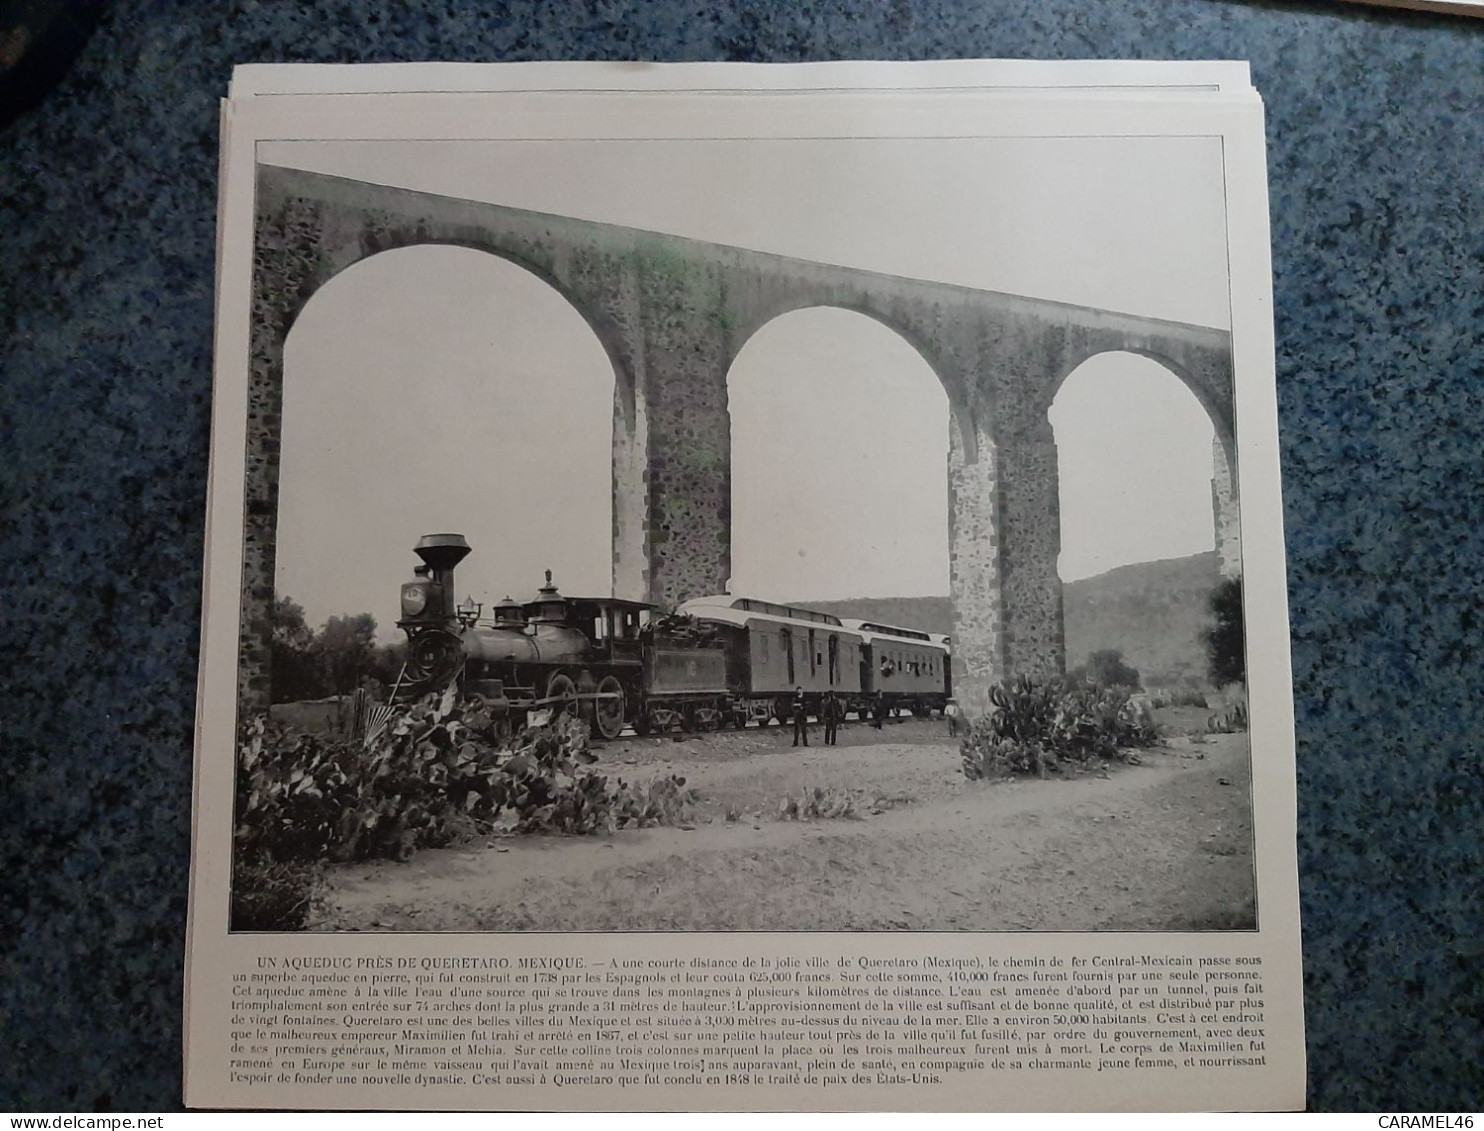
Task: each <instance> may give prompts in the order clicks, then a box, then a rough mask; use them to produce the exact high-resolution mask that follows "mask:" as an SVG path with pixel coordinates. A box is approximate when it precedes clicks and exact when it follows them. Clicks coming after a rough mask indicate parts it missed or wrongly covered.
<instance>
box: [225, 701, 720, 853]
mask: <svg viewBox="0 0 1484 1131" xmlns="http://www.w3.org/2000/svg"><path fill="white" fill-rule="evenodd" d="M497 723H498V720H497V719H496V718H495V717H494V716H493V715H491V713H490V712H489V711H488V710H487V708H485V707H484V705H483V704H482V703H481V702H478V701H472V700H471V701H470V702H467V703H463V704H460V703H459V702H458V701H457V700H456V697H455V695H454V693H453V692H452V691H448V692H445V693H443V694H442V695H438V694H433V695H429V696H426V697H424V698H423V699H422V700H420V701H419V702H417V703H414V704H411V705H408V706H405V707H398V708H396V709H395V710H393V712H392V714H391V717H390V718H389V719H388V720H387V722H386V725H385V726H384V727H383V728H382V729H381V730H380V731H379V732H377V733H376V734H375V735H374V737H372V738H371V739H368V740H366V741H364V742H361V741H340V740H335V739H327V738H326V737H324V736H322V735H316V734H288V733H286V732H285V731H283V730H282V729H280V728H275V727H274V726H273V725H272V724H270V723H269V722H268V720H267V719H266V718H258V719H255V720H254V721H253V722H251V723H250V724H249V725H248V727H247V728H246V733H245V734H244V736H243V739H242V742H241V744H240V746H239V749H238V773H237V800H236V825H235V829H234V837H233V840H234V848H235V858H236V859H237V860H239V861H240V862H241V863H242V864H243V865H244V866H247V867H259V866H269V865H275V864H282V863H284V862H287V861H319V860H352V859H364V858H367V857H375V856H382V857H392V858H394V859H398V860H405V859H407V858H408V857H409V856H411V855H412V853H413V852H414V851H416V850H417V849H418V848H421V847H424V846H431V845H441V844H448V843H451V842H454V841H457V840H463V839H468V838H469V837H471V836H474V835H477V834H479V833H481V832H487V831H490V830H491V829H493V827H494V823H495V820H496V818H497V817H500V816H501V814H505V815H506V817H507V819H508V820H509V821H511V822H512V824H513V828H514V830H515V831H516V832H522V833H529V832H561V833H573V834H582V833H591V832H597V831H600V830H606V829H612V828H622V827H624V826H625V825H628V824H638V825H645V824H654V823H670V822H675V821H679V820H684V819H687V818H688V816H689V815H692V814H693V805H694V801H695V798H696V795H695V791H694V790H687V789H686V788H685V779H684V778H679V777H674V776H672V777H670V778H667V779H663V780H660V781H657V782H652V783H650V784H649V785H648V786H646V787H642V788H638V789H636V788H634V787H631V786H629V785H628V784H626V783H625V782H623V781H622V780H619V781H618V782H616V783H615V784H610V783H609V779H608V778H607V777H606V776H604V775H603V774H600V773H597V772H595V771H593V770H591V769H589V768H588V767H590V766H591V764H592V763H594V762H596V761H597V756H596V755H595V754H593V753H592V752H591V750H590V749H589V746H588V734H587V727H586V724H585V723H584V722H583V721H582V720H580V719H578V718H576V717H573V716H560V717H558V718H557V719H556V720H555V721H554V722H553V723H552V724H551V725H549V726H543V727H528V728H527V729H526V730H524V731H522V732H521V733H520V734H518V735H516V736H514V737H513V738H502V737H500V736H499V731H498V727H497Z"/></svg>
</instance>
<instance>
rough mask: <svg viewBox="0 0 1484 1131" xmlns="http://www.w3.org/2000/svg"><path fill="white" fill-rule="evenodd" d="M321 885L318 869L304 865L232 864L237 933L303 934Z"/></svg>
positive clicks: (233, 927) (296, 862)
mask: <svg viewBox="0 0 1484 1131" xmlns="http://www.w3.org/2000/svg"><path fill="white" fill-rule="evenodd" d="M318 884H319V874H318V872H317V871H316V869H315V867H314V866H313V865H310V864H305V863H303V862H302V861H289V862H285V863H273V862H271V861H269V862H263V861H259V862H256V863H254V862H250V861H248V860H246V859H243V858H242V857H240V856H239V858H238V859H236V860H234V861H233V864H232V926H231V929H232V930H234V931H302V930H303V929H304V927H305V925H306V923H307V921H308V916H309V908H310V905H311V903H312V902H313V900H314V895H315V889H316V888H317V886H318Z"/></svg>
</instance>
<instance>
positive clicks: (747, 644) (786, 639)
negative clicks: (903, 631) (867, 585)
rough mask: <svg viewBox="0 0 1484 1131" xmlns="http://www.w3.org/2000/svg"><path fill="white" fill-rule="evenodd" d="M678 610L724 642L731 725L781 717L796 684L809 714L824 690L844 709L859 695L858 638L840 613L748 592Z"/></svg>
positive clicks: (785, 713) (700, 601)
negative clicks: (765, 598) (840, 701)
mask: <svg viewBox="0 0 1484 1131" xmlns="http://www.w3.org/2000/svg"><path fill="white" fill-rule="evenodd" d="M680 612H681V613H682V614H684V615H685V616H688V617H691V618H693V619H694V620H695V621H696V622H697V623H698V624H701V625H707V626H711V628H712V629H713V630H714V632H715V634H716V636H717V638H718V639H720V640H721V641H722V642H723V643H724V645H725V647H726V655H727V685H728V687H729V688H730V689H731V690H732V709H731V715H732V722H733V723H734V724H735V725H737V726H745V725H746V723H747V721H748V720H749V719H756V720H758V721H759V722H762V723H766V722H767V720H768V719H769V718H776V719H778V720H780V721H783V720H785V719H787V717H788V713H789V711H790V709H791V705H792V702H793V697H794V692H795V690H796V689H797V688H803V689H804V697H805V699H806V701H807V702H808V704H809V710H810V713H811V714H817V713H818V711H819V705H820V703H821V702H823V700H824V695H825V692H827V691H834V692H835V693H836V694H837V695H839V696H840V697H841V698H842V699H844V700H845V702H846V704H847V706H848V705H849V704H850V703H852V702H854V701H857V700H858V699H859V698H860V695H861V682H860V680H861V660H862V655H863V653H862V651H861V648H862V639H861V636H860V634H859V633H855V632H851V631H850V630H848V629H847V628H845V627H844V625H842V624H841V623H840V618H839V617H836V616H832V615H831V614H829V613H820V612H815V611H813V610H811V609H801V608H796V607H794V606H792V605H780V604H776V603H774V602H772V601H760V600H757V599H756V598H752V597H732V596H728V595H722V596H716V597H696V598H693V599H692V600H689V601H686V602H685V603H684V604H682V605H681V606H680Z"/></svg>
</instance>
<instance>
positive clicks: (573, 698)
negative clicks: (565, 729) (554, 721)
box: [546, 672, 577, 718]
mask: <svg viewBox="0 0 1484 1131" xmlns="http://www.w3.org/2000/svg"><path fill="white" fill-rule="evenodd" d="M546 698H547V700H548V703H547V704H546V705H547V707H548V708H550V710H551V717H552V718H556V717H557V716H558V715H575V714H576V713H577V685H576V684H575V683H573V682H572V677H571V676H569V675H567V674H566V673H565V672H557V673H556V674H555V675H553V676H552V677H551V679H550V680H548V681H547V684H546Z"/></svg>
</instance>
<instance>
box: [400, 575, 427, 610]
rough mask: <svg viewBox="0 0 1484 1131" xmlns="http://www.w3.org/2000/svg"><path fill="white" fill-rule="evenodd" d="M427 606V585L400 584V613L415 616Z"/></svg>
mask: <svg viewBox="0 0 1484 1131" xmlns="http://www.w3.org/2000/svg"><path fill="white" fill-rule="evenodd" d="M427 606H428V587H427V586H426V585H419V584H416V583H414V584H411V585H404V586H402V615H403V616H404V617H415V616H417V615H418V614H419V613H421V612H422V611H423V609H425V608H427Z"/></svg>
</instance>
